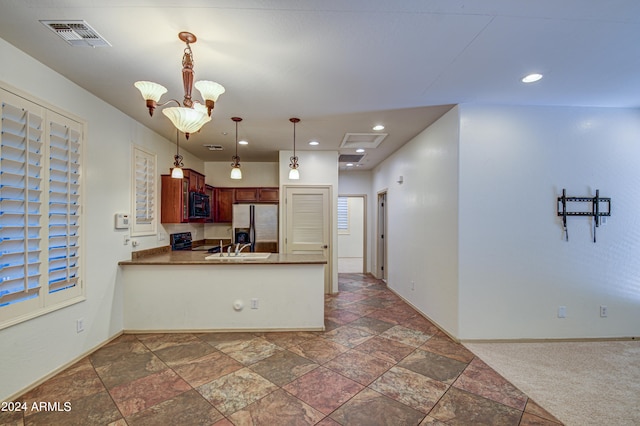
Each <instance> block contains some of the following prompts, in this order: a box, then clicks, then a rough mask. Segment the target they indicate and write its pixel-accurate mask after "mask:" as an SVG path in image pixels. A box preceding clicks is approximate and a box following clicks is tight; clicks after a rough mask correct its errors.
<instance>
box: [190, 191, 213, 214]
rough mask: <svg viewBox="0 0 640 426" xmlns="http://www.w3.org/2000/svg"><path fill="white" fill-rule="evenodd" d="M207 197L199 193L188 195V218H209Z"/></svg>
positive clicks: (209, 206) (209, 205)
mask: <svg viewBox="0 0 640 426" xmlns="http://www.w3.org/2000/svg"><path fill="white" fill-rule="evenodd" d="M210 216H211V204H210V203H209V196H208V195H205V194H201V193H199V192H190V193H189V217H205V218H207V217H210Z"/></svg>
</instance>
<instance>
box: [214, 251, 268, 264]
mask: <svg viewBox="0 0 640 426" xmlns="http://www.w3.org/2000/svg"><path fill="white" fill-rule="evenodd" d="M269 256H271V253H261V252H253V253H252V252H248V253H238V255H237V256H236V255H235V254H233V253H231V256H227V253H224V256H220V253H217V254H212V255H210V256H207V257H205V259H206V260H216V261H218V262H244V261H251V260H263V259H267V258H268V257H269Z"/></svg>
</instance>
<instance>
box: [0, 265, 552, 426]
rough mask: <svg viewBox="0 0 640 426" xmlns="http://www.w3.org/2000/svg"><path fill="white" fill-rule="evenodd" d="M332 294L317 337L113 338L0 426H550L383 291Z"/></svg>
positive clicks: (353, 282) (363, 279) (365, 286)
mask: <svg viewBox="0 0 640 426" xmlns="http://www.w3.org/2000/svg"><path fill="white" fill-rule="evenodd" d="M339 287H340V292H339V293H338V294H337V295H331V296H326V303H325V306H326V310H325V316H326V330H325V331H324V332H273V333H249V332H247V333H176V334H136V335H123V336H120V337H118V338H117V339H115V340H114V341H112V342H110V343H109V344H107V345H105V346H104V347H102V348H100V349H99V350H97V351H95V352H94V353H93V354H91V355H90V356H88V357H86V358H84V359H83V360H81V361H79V362H77V363H76V364H74V365H73V366H71V367H70V368H68V369H66V370H65V371H63V372H61V373H59V374H58V375H56V376H55V377H53V378H52V379H50V380H48V381H46V382H45V383H43V384H42V385H40V386H38V387H37V388H35V389H33V390H32V391H30V392H28V393H26V394H25V395H23V396H22V397H20V398H18V399H17V400H16V401H17V402H20V403H25V405H26V407H28V409H27V410H26V411H24V412H13V413H12V412H0V424H2V425H5V424H10V425H22V424H24V425H65V426H67V425H83V426H85V425H112V426H124V425H216V426H223V425H269V426H273V425H312V424H318V425H366V426H373V425H393V426H396V425H445V424H446V425H492V426H494V425H550V426H553V425H558V424H560V422H559V421H558V420H556V419H555V418H554V417H553V416H551V415H550V414H549V413H547V412H546V411H545V410H544V409H543V408H541V407H540V406H538V405H537V404H536V403H535V402H533V401H532V400H530V399H529V398H527V396H526V395H524V394H523V393H522V392H520V391H519V390H518V389H516V388H515V387H514V386H513V385H512V384H510V383H509V382H507V381H506V380H505V379H504V378H502V377H501V376H500V375H498V374H497V373H496V372H494V371H493V370H492V369H491V368H489V367H488V366H487V365H486V364H485V363H483V362H482V360H480V359H479V358H477V357H475V356H474V355H473V354H472V353H471V352H469V351H468V350H466V349H465V348H464V347H463V346H461V345H459V344H457V343H455V342H454V341H452V340H451V339H449V338H448V337H447V336H446V335H444V334H443V333H442V332H440V331H439V330H438V329H437V328H436V327H435V326H434V325H433V324H431V323H430V322H429V321H427V320H426V319H424V318H423V317H422V316H420V315H418V314H417V313H416V312H415V311H414V310H413V309H412V308H411V307H410V306H408V305H407V304H406V303H404V302H403V301H402V300H400V299H399V298H398V297H397V296H396V295H394V294H393V293H392V292H391V291H389V290H388V289H387V288H386V286H385V285H384V283H382V282H380V281H378V280H376V279H373V278H372V277H370V276H366V275H361V274H340V281H339ZM34 402H35V403H36V404H41V403H43V402H45V403H47V402H48V403H50V404H49V406H48V408H47V407H43V408H42V409H41V410H38V409H31V408H33V403H34ZM56 403H58V405H56ZM65 403H67V404H66V405H65ZM36 406H39V405H36Z"/></svg>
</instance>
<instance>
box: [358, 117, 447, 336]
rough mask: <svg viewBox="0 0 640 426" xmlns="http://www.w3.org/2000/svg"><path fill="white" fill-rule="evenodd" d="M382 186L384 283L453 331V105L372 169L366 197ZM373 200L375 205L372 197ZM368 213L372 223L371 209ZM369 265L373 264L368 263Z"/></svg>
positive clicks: (372, 243)
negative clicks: (399, 180) (384, 224)
mask: <svg viewBox="0 0 640 426" xmlns="http://www.w3.org/2000/svg"><path fill="white" fill-rule="evenodd" d="M399 176H403V179H404V183H402V184H399V183H397V180H398V177H399ZM384 190H386V191H387V206H386V207H387V209H386V212H387V219H388V220H387V222H388V228H387V233H386V235H385V238H386V240H387V248H388V252H387V253H388V257H387V265H385V266H386V269H387V274H388V275H387V284H388V285H389V287H390V288H392V289H393V290H394V291H396V292H397V293H398V294H400V295H401V296H402V297H403V298H405V299H406V300H408V301H409V302H410V303H411V304H413V305H414V306H415V307H416V308H418V309H419V310H420V311H421V312H423V313H424V314H425V315H427V316H428V317H429V318H431V319H432V320H433V321H435V322H436V323H438V324H439V325H440V326H441V327H442V328H444V329H445V330H446V331H447V332H449V333H451V334H453V335H456V334H457V332H458V109H457V108H453V109H452V110H450V111H449V112H447V113H446V114H445V115H444V116H443V117H441V118H440V119H439V120H438V121H437V122H436V123H434V124H433V125H431V126H430V127H428V128H427V129H426V130H424V131H423V132H421V133H420V134H418V135H417V136H416V137H415V138H414V139H413V140H411V141H410V142H408V143H407V144H406V145H404V146H403V147H402V148H401V149H400V150H398V151H396V152H395V153H394V154H393V155H392V156H391V157H389V158H388V159H386V160H385V161H384V162H382V163H381V164H380V165H379V166H378V167H376V168H375V169H374V171H373V188H372V198H374V197H377V195H376V194H377V193H378V192H380V191H384ZM374 203H375V204H377V198H376V201H374ZM374 208H375V207H374ZM373 211H374V212H375V210H373ZM371 217H372V222H374V226H375V222H376V221H377V219H375V218H377V213H375V214H372V215H371ZM375 249H376V240H375V238H372V239H371V241H370V250H371V251H372V252H373V253H375ZM374 262H375V256H374ZM371 270H374V271H375V270H377V269H376V267H375V266H372V268H371ZM412 282H414V283H415V290H412V285H411V283H412Z"/></svg>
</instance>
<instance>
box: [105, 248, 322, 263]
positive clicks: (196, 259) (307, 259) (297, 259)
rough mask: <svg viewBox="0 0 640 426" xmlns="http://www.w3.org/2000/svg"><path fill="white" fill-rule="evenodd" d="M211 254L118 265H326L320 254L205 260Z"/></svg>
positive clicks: (153, 256) (178, 255)
mask: <svg viewBox="0 0 640 426" xmlns="http://www.w3.org/2000/svg"><path fill="white" fill-rule="evenodd" d="M210 255H211V253H208V252H206V251H168V252H165V253H159V254H149V255H146V256H141V257H138V258H136V259H131V260H123V261H120V262H118V265H122V266H127V265H287V264H288V265H296V264H297V265H301V264H319V265H324V264H326V263H327V258H326V257H325V256H324V255H321V254H282V253H271V256H269V257H268V258H266V259H252V260H244V261H225V262H221V261H217V260H206V259H205V257H207V256H210Z"/></svg>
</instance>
